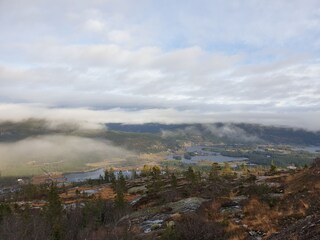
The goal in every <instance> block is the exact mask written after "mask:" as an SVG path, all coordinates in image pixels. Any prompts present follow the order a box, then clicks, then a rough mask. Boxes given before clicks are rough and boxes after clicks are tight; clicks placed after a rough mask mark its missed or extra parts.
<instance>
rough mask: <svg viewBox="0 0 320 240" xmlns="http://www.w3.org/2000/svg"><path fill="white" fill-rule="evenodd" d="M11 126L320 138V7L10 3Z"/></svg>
mask: <svg viewBox="0 0 320 240" xmlns="http://www.w3.org/2000/svg"><path fill="white" fill-rule="evenodd" d="M0 36H1V37H0V120H12V121H20V120H23V119H27V118H45V119H49V120H55V121H81V122H83V123H87V125H88V126H92V125H94V124H96V123H104V122H125V123H144V122H161V123H193V122H197V123H201V122H203V123H208V122H218V121H220V122H221V121H228V122H249V123H260V124H267V125H270V124H272V125H281V126H292V127H300V128H301V127H302V128H307V129H310V130H320V121H319V119H320V79H319V77H320V1H319V0H282V1H279V0H242V1H237V0H230V1H225V0H198V1H189V0H183V1H182V0H175V1H172V0H162V1H152V0H150V1H148V0H131V1H129V0H90V1H85V0H74V1H71V0H55V1H49V0H28V1H25V0H0Z"/></svg>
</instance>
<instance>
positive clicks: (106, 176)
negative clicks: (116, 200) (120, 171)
mask: <svg viewBox="0 0 320 240" xmlns="http://www.w3.org/2000/svg"><path fill="white" fill-rule="evenodd" d="M104 181H105V182H106V183H109V182H110V175H109V172H108V169H106V170H105V171H104Z"/></svg>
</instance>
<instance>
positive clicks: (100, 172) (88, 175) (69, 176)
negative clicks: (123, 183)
mask: <svg viewBox="0 0 320 240" xmlns="http://www.w3.org/2000/svg"><path fill="white" fill-rule="evenodd" d="M122 173H123V176H124V177H125V178H132V176H133V173H132V171H122ZM114 174H115V176H116V178H118V175H119V171H115V172H114ZM137 174H138V175H139V174H140V172H139V171H137ZM63 176H64V178H65V181H66V182H84V181H86V180H89V179H99V178H100V176H102V177H104V169H103V168H99V169H96V170H92V171H87V172H75V173H66V174H64V175H63Z"/></svg>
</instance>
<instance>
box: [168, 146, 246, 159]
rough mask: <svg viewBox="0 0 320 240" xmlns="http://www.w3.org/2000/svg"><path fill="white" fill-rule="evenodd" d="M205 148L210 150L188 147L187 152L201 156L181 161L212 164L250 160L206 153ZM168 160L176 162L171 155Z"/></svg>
mask: <svg viewBox="0 0 320 240" xmlns="http://www.w3.org/2000/svg"><path fill="white" fill-rule="evenodd" d="M203 148H210V147H205V146H193V147H188V148H187V149H186V152H193V153H195V152H197V153H198V154H199V155H197V156H192V157H191V159H186V158H184V156H181V160H177V161H182V162H184V163H191V162H198V161H212V162H220V163H221V162H233V161H245V160H248V158H245V157H228V156H223V155H221V154H220V153H218V152H212V151H206V150H203ZM167 159H168V160H175V159H174V156H173V155H170V156H168V157H167Z"/></svg>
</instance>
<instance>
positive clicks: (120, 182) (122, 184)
mask: <svg viewBox="0 0 320 240" xmlns="http://www.w3.org/2000/svg"><path fill="white" fill-rule="evenodd" d="M117 188H120V189H121V191H122V192H126V180H125V178H124V176H123V173H122V171H121V170H120V171H119V175H118V181H117Z"/></svg>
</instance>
